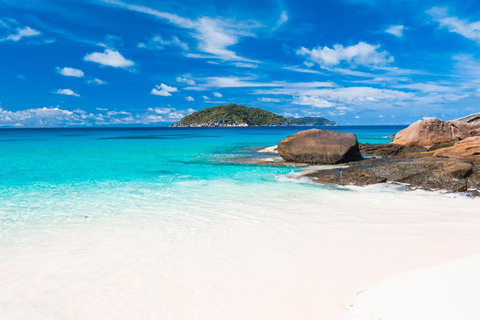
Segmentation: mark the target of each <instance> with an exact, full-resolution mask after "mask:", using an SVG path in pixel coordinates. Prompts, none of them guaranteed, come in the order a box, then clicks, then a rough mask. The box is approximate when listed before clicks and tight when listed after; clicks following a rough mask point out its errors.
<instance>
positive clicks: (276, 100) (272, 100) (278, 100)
mask: <svg viewBox="0 0 480 320" xmlns="http://www.w3.org/2000/svg"><path fill="white" fill-rule="evenodd" d="M258 101H261V102H280V99H275V98H265V97H263V98H258Z"/></svg>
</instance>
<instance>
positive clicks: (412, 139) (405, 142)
mask: <svg viewBox="0 0 480 320" xmlns="http://www.w3.org/2000/svg"><path fill="white" fill-rule="evenodd" d="M449 141H452V132H451V130H450V127H449V125H448V124H447V123H445V122H444V121H442V120H440V119H437V118H423V121H421V120H419V121H417V122H415V123H413V124H411V125H410V126H409V127H407V128H405V129H403V130H400V131H399V132H397V134H395V138H394V139H393V142H392V143H393V144H397V145H401V146H412V145H418V146H431V145H433V144H435V143H442V142H449Z"/></svg>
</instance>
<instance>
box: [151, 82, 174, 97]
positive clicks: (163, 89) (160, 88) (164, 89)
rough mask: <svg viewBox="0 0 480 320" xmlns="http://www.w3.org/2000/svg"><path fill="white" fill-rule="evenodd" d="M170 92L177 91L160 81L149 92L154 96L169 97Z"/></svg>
mask: <svg viewBox="0 0 480 320" xmlns="http://www.w3.org/2000/svg"><path fill="white" fill-rule="evenodd" d="M171 92H177V88H175V87H170V86H167V85H166V84H164V83H162V84H160V85H158V84H157V85H156V86H155V88H153V89H152V91H151V92H150V93H151V94H153V95H156V96H164V97H169V96H171V95H172V94H171Z"/></svg>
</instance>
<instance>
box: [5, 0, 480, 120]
mask: <svg viewBox="0 0 480 320" xmlns="http://www.w3.org/2000/svg"><path fill="white" fill-rule="evenodd" d="M479 48H480V3H478V1H477V2H476V1H454V2H452V1H450V2H448V1H447V2H445V1H444V2H440V1H429V0H426V1H413V0H410V1H408V0H405V1H399V0H390V1H381V0H377V1H375V0H343V1H342V0H338V1H313V0H312V1H300V0H296V1H293V0H255V1H251V0H243V1H237V0H233V1H224V0H222V1H220V0H206V1H190V0H184V1H153V0H125V1H123V0H121V1H120V0H84V1H72V0H63V1H49V0H41V1H35V0H22V1H18V0H15V1H13V0H0V57H1V59H0V70H1V72H0V126H28V127H35V126H80V125H83V126H93V125H168V124H170V123H171V122H174V121H177V120H179V119H180V118H181V117H182V116H185V115H187V114H189V113H191V112H194V111H196V110H200V109H203V108H207V107H212V106H215V105H218V104H224V103H231V102H233V103H239V104H244V105H247V106H250V107H260V108H264V109H267V110H270V111H273V112H276V113H279V114H282V115H284V116H323V117H326V118H328V119H332V120H335V121H337V122H339V123H341V124H407V123H411V122H413V121H416V120H418V119H420V118H422V117H424V116H436V117H440V118H444V119H450V118H456V117H460V116H463V115H467V114H471V113H474V112H479V111H480V107H479V100H480V54H479Z"/></svg>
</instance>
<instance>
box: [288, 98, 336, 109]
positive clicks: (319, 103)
mask: <svg viewBox="0 0 480 320" xmlns="http://www.w3.org/2000/svg"><path fill="white" fill-rule="evenodd" d="M293 104H299V105H303V106H312V107H315V108H332V107H334V106H335V103H332V102H329V101H328V100H327V99H324V98H320V97H318V96H296V97H294V98H293Z"/></svg>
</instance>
